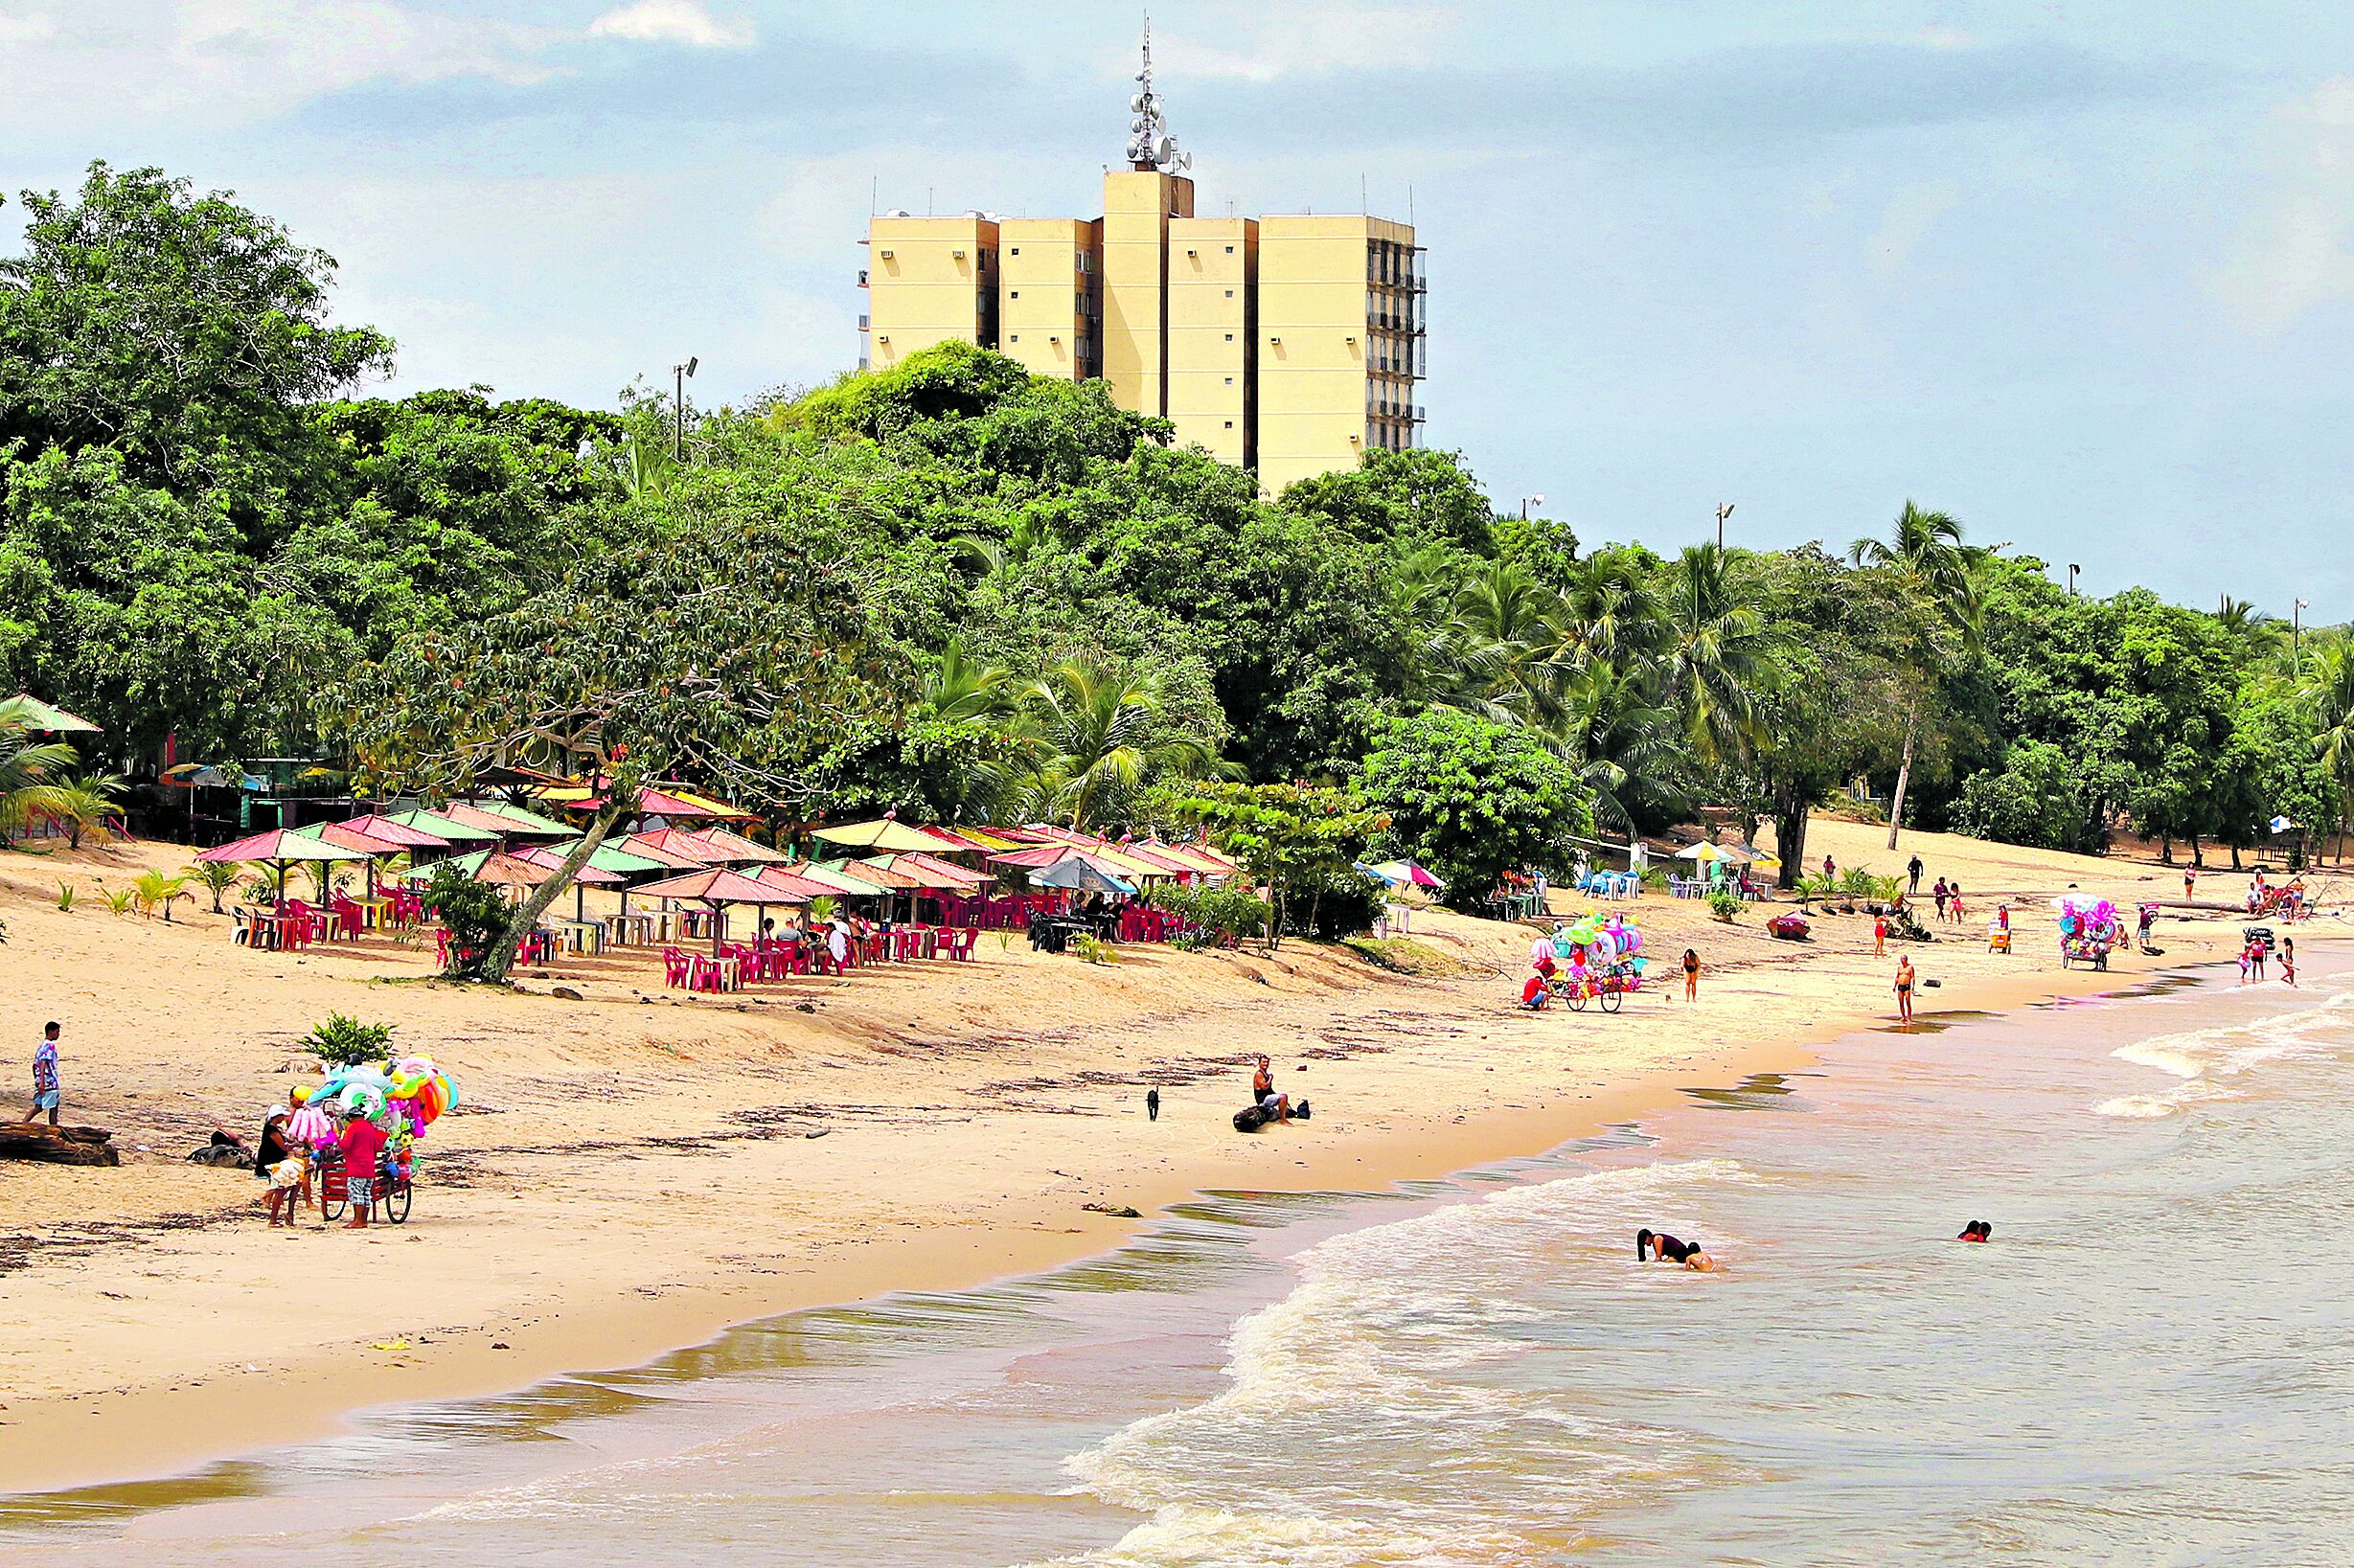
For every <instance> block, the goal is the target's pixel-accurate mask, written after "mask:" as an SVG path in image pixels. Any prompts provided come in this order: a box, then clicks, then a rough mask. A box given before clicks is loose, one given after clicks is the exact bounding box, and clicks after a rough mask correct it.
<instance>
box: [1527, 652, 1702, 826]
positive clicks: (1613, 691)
mask: <svg viewBox="0 0 2354 1568" xmlns="http://www.w3.org/2000/svg"><path fill="white" fill-rule="evenodd" d="M1561 709H1562V711H1561V716H1560V718H1559V720H1558V721H1557V723H1556V725H1555V727H1554V729H1553V731H1552V736H1553V739H1554V742H1555V744H1557V745H1558V746H1559V747H1560V748H1561V750H1562V751H1563V752H1564V753H1565V754H1566V756H1568V757H1570V758H1571V759H1573V760H1574V761H1576V762H1577V763H1578V771H1579V775H1580V777H1581V778H1582V779H1583V781H1584V783H1585V784H1586V786H1587V787H1588V789H1590V790H1592V791H1593V793H1594V817H1595V820H1596V821H1597V822H1599V823H1601V824H1603V825H1605V826H1608V827H1612V828H1617V829H1622V830H1624V831H1626V832H1628V833H1630V834H1632V833H1633V832H1634V815H1633V813H1632V812H1631V811H1630V810H1629V809H1628V806H1627V798H1626V789H1627V786H1628V784H1630V783H1633V782H1635V781H1638V780H1639V781H1644V782H1646V783H1651V782H1656V780H1657V768H1658V766H1659V765H1660V764H1661V763H1663V762H1664V761H1666V760H1667V759H1668V758H1669V757H1670V755H1671V754H1672V753H1673V751H1674V749H1675V748H1674V746H1673V744H1672V738H1673V736H1674V733H1675V716H1674V715H1673V714H1672V713H1670V712H1669V711H1668V709H1666V708H1665V707H1663V706H1661V705H1660V704H1659V703H1658V702H1657V701H1655V700H1654V699H1653V697H1652V694H1651V691H1650V683H1649V680H1648V677H1647V675H1646V673H1645V672H1644V671H1642V670H1625V669H1621V668H1620V667H1619V666H1617V665H1615V664H1611V663H1610V662H1608V661H1606V660H1601V659H1596V660H1594V661H1592V662H1591V663H1588V665H1586V666H1585V668H1584V669H1582V670H1579V671H1578V672H1577V673H1576V674H1574V675H1572V676H1570V677H1569V679H1568V681H1567V683H1566V687H1565V689H1564V691H1563V693H1562V698H1561Z"/></svg>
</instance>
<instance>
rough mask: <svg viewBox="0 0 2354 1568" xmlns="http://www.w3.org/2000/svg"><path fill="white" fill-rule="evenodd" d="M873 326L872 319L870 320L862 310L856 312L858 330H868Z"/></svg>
mask: <svg viewBox="0 0 2354 1568" xmlns="http://www.w3.org/2000/svg"><path fill="white" fill-rule="evenodd" d="M873 326H874V323H873V321H872V320H871V319H870V318H869V317H868V316H867V315H866V313H865V312H864V311H860V312H859V314H858V330H859V331H861V332H863V331H867V330H871V329H872V328H873Z"/></svg>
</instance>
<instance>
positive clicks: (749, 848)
mask: <svg viewBox="0 0 2354 1568" xmlns="http://www.w3.org/2000/svg"><path fill="white" fill-rule="evenodd" d="M695 832H696V836H697V837H698V838H700V839H701V840H702V841H703V842H704V843H706V844H708V845H710V846H711V847H712V848H713V849H715V850H717V851H719V852H720V854H721V855H722V856H723V857H724V858H725V859H726V861H727V863H728V864H730V865H736V866H743V865H757V866H785V865H790V864H791V863H792V856H791V855H789V854H787V853H786V852H784V851H782V850H772V849H770V848H769V847H768V846H767V845H766V844H755V843H754V842H752V840H750V839H748V838H746V837H744V836H743V834H742V833H733V832H730V831H728V830H727V829H724V828H697V829H695Z"/></svg>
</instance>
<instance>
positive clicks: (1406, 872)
mask: <svg viewBox="0 0 2354 1568" xmlns="http://www.w3.org/2000/svg"><path fill="white" fill-rule="evenodd" d="M1373 875H1376V876H1379V877H1380V878H1381V879H1382V880H1383V881H1384V882H1388V883H1390V884H1392V885H1394V886H1403V887H1434V888H1443V887H1445V886H1446V885H1447V884H1446V883H1445V882H1444V881H1442V880H1440V879H1439V878H1438V877H1437V876H1434V875H1431V874H1430V873H1429V872H1428V871H1425V870H1424V869H1423V868H1422V867H1420V866H1418V865H1416V864H1414V862H1413V861H1411V860H1388V861H1384V862H1383V863H1382V864H1381V865H1378V866H1376V867H1374V868H1373Z"/></svg>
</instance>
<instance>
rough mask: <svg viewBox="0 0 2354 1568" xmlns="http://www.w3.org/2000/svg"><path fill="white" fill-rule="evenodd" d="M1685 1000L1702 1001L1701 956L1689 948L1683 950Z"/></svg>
mask: <svg viewBox="0 0 2354 1568" xmlns="http://www.w3.org/2000/svg"><path fill="white" fill-rule="evenodd" d="M1683 999H1684V1000H1685V1001H1687V1002H1697V1001H1699V1000H1700V954H1699V953H1698V952H1696V951H1694V950H1693V949H1692V948H1689V947H1686V948H1685V949H1684V950H1683Z"/></svg>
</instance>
